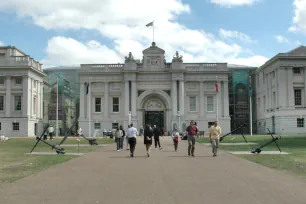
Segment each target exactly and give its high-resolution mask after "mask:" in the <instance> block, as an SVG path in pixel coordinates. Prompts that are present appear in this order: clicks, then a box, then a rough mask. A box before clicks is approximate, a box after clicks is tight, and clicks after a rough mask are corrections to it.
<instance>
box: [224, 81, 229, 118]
mask: <svg viewBox="0 0 306 204" xmlns="http://www.w3.org/2000/svg"><path fill="white" fill-rule="evenodd" d="M228 97H229V95H228V81H223V99H224V102H223V110H224V117H229V100H228Z"/></svg>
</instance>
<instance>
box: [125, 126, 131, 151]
mask: <svg viewBox="0 0 306 204" xmlns="http://www.w3.org/2000/svg"><path fill="white" fill-rule="evenodd" d="M129 129H130V125H128V129H127V130H126V135H125V142H126V150H129V137H128V130H129Z"/></svg>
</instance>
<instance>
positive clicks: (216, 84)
mask: <svg viewBox="0 0 306 204" xmlns="http://www.w3.org/2000/svg"><path fill="white" fill-rule="evenodd" d="M215 87H216V92H217V93H218V92H219V86H218V82H217V81H216V82H215Z"/></svg>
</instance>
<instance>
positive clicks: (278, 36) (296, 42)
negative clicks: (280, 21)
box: [274, 35, 302, 45]
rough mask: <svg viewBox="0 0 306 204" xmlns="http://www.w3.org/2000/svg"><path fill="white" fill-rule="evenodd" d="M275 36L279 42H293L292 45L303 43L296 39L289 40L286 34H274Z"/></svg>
mask: <svg viewBox="0 0 306 204" xmlns="http://www.w3.org/2000/svg"><path fill="white" fill-rule="evenodd" d="M274 38H275V39H276V40H277V42H278V43H282V44H291V45H301V44H302V43H301V42H300V41H298V40H296V41H293V40H288V39H287V38H285V37H284V36H281V35H276V36H274Z"/></svg>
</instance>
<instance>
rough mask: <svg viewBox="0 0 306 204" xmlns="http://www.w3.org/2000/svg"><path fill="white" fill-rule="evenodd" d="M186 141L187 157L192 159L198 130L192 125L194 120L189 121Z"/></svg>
mask: <svg viewBox="0 0 306 204" xmlns="http://www.w3.org/2000/svg"><path fill="white" fill-rule="evenodd" d="M186 134H187V140H188V156H190V155H191V156H193V157H194V150H195V136H196V135H197V134H198V128H197V126H195V125H194V120H192V121H190V125H189V126H188V127H187V128H186Z"/></svg>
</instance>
